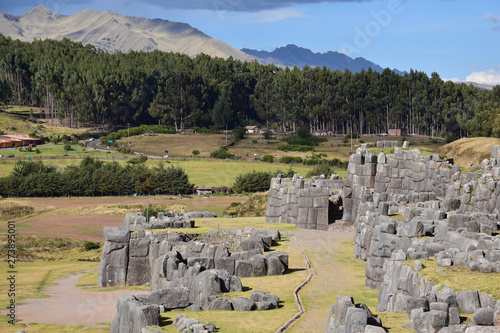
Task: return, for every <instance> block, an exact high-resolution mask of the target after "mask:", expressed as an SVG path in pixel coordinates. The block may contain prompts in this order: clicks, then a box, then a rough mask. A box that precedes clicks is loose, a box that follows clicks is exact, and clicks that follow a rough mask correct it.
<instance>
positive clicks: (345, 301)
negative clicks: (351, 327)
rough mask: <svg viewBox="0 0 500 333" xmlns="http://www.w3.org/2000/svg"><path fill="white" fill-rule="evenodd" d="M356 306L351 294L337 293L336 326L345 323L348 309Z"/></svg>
mask: <svg viewBox="0 0 500 333" xmlns="http://www.w3.org/2000/svg"><path fill="white" fill-rule="evenodd" d="M351 307H354V300H353V298H352V297H351V296H345V295H337V303H336V305H335V326H340V325H345V324H346V316H347V309H349V308H351Z"/></svg>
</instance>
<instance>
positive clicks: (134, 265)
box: [97, 214, 288, 287]
mask: <svg viewBox="0 0 500 333" xmlns="http://www.w3.org/2000/svg"><path fill="white" fill-rule="evenodd" d="M173 217H176V218H177V217H179V216H177V215H175V214H173ZM137 221H138V222H137ZM185 221H186V220H185ZM143 223H145V219H143V218H142V215H140V214H127V215H126V217H125V219H124V226H121V227H105V228H104V239H105V243H104V246H103V252H102V255H101V261H100V264H99V273H98V281H97V283H98V285H99V286H103V287H108V286H134V285H145V284H147V283H152V282H153V281H154V278H157V276H156V275H155V274H154V271H155V263H157V262H158V259H159V258H165V255H166V254H167V253H170V252H172V251H174V252H175V253H177V254H178V256H179V258H180V260H181V262H182V263H183V264H184V265H185V266H186V267H185V268H186V269H187V268H189V267H191V266H193V265H194V264H195V263H200V264H202V266H203V267H204V268H205V269H214V268H224V269H226V270H228V271H229V272H230V273H231V274H236V275H238V276H245V277H246V276H263V275H278V274H283V272H284V271H285V270H286V268H287V266H288V259H286V262H285V261H284V260H285V259H283V258H282V259H283V264H281V265H280V263H281V262H277V261H276V260H275V259H271V258H270V256H264V251H266V250H267V249H269V248H270V247H271V246H272V245H273V243H275V242H278V241H279V240H280V239H281V234H280V232H279V231H278V230H265V229H257V228H245V229H244V230H232V231H219V230H213V231H210V232H209V233H208V234H206V235H202V236H199V240H197V241H194V240H192V239H191V237H192V236H193V235H191V236H190V235H188V234H185V233H179V232H175V231H172V230H157V231H154V232H153V231H151V230H143V229H142V226H143ZM169 223H170V222H169ZM176 223H177V222H176ZM178 223H181V222H178ZM133 226H139V227H140V228H139V230H137V231H135V230H134V231H133V232H132V231H130V229H132V227H133ZM195 236H197V235H195ZM200 240H201V241H200ZM226 244H228V246H226ZM230 250H231V253H230ZM238 251H239V252H238ZM273 253H278V252H276V251H275V252H273ZM254 257H255V258H254ZM286 257H287V258H288V255H286ZM165 269H166V268H165ZM175 270H177V266H176V268H175ZM182 272H184V271H183V270H182V269H181V271H180V272H179V273H180V274H182Z"/></svg>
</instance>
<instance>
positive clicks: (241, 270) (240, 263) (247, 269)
mask: <svg viewBox="0 0 500 333" xmlns="http://www.w3.org/2000/svg"><path fill="white" fill-rule="evenodd" d="M234 275H236V276H240V277H250V276H252V262H251V261H250V260H236V262H235V265H234Z"/></svg>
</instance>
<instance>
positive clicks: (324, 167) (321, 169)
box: [306, 163, 335, 178]
mask: <svg viewBox="0 0 500 333" xmlns="http://www.w3.org/2000/svg"><path fill="white" fill-rule="evenodd" d="M333 173H335V170H334V169H333V167H331V166H330V165H328V164H327V163H322V164H319V165H317V166H315V167H314V168H312V169H311V170H309V171H308V172H307V174H306V177H307V178H310V177H312V176H320V175H325V176H326V177H329V176H330V175H331V174H333Z"/></svg>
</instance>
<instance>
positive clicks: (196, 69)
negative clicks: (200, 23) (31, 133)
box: [0, 35, 500, 138]
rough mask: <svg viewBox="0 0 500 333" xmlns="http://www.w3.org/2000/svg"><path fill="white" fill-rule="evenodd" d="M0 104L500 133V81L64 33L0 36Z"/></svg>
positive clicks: (180, 121) (171, 117) (94, 113)
mask: <svg viewBox="0 0 500 333" xmlns="http://www.w3.org/2000/svg"><path fill="white" fill-rule="evenodd" d="M0 104H2V105H6V104H14V105H27V106H32V107H40V108H41V109H42V110H43V111H44V112H45V117H46V118H47V119H52V120H54V121H61V122H64V123H65V124H67V125H69V126H70V127H79V126H103V127H106V128H116V127H120V126H124V125H125V124H127V123H130V124H132V125H139V124H164V125H167V126H175V129H176V130H182V129H184V128H189V127H206V128H220V129H223V128H230V129H232V128H235V127H239V126H243V125H248V124H263V125H265V126H274V127H276V128H277V129H280V130H282V131H296V130H297V128H298V127H299V126H302V125H306V126H308V127H309V128H310V129H311V132H314V131H333V132H334V133H339V134H342V133H349V132H351V131H354V132H356V133H361V134H377V133H383V132H385V133H387V132H388V129H389V128H405V129H407V130H408V133H412V134H413V133H414V134H420V135H429V136H438V135H440V136H451V137H456V138H460V137H468V136H496V137H500V117H499V114H500V87H499V86H496V87H494V88H493V90H491V91H488V90H483V89H480V88H477V87H474V86H472V85H466V84H455V83H453V82H451V81H444V80H442V79H441V78H440V77H439V75H438V74H437V73H432V74H431V76H430V77H429V76H428V75H427V74H426V73H424V72H420V71H418V70H413V69H412V70H410V72H409V73H406V74H405V75H399V74H397V73H395V72H393V71H392V70H390V69H388V68H387V69H385V70H384V71H382V72H381V73H379V72H376V71H373V70H371V69H370V68H368V69H367V70H363V71H361V72H359V73H351V72H350V71H349V70H345V71H344V72H341V71H334V70H330V69H327V68H324V67H323V68H318V67H316V68H310V67H307V66H305V67H304V68H302V69H299V68H297V67H295V68H288V67H287V68H279V67H277V66H275V65H262V64H259V63H258V62H256V61H255V62H241V61H238V60H234V59H232V58H229V59H226V60H225V59H221V58H213V57H210V56H208V55H204V54H200V55H198V56H196V57H194V58H191V57H189V56H186V55H182V54H179V53H176V54H174V53H167V52H161V51H152V52H136V51H130V52H128V53H117V54H110V53H106V52H104V51H102V50H99V49H97V48H95V47H94V46H92V45H85V46H84V45H82V44H81V43H77V42H72V41H70V40H69V39H63V40H61V41H55V40H35V41H33V42H31V43H27V42H21V41H18V40H12V39H11V38H10V37H4V36H2V35H0Z"/></svg>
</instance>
